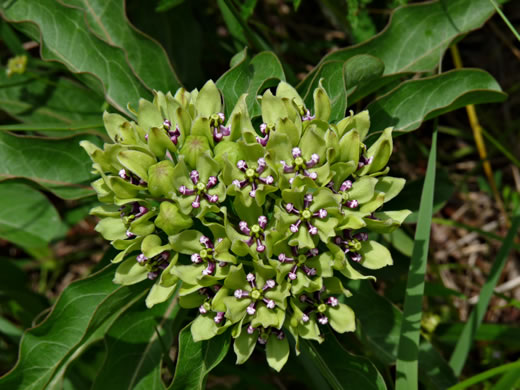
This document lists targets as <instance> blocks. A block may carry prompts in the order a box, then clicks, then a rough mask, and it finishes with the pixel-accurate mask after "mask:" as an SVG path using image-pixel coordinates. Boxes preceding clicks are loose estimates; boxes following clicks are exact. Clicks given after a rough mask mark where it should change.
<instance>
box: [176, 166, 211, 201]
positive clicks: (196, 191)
mask: <svg viewBox="0 0 520 390" xmlns="http://www.w3.org/2000/svg"><path fill="white" fill-rule="evenodd" d="M190 179H191V182H192V183H193V184H194V188H188V187H186V186H184V185H183V186H180V187H179V193H180V194H181V195H182V196H195V199H194V200H193V202H191V206H192V207H193V208H194V209H198V208H199V207H200V201H201V199H204V198H205V199H206V200H207V201H208V202H209V203H217V202H218V195H216V194H213V195H212V194H209V193H208V191H209V190H210V189H212V188H213V187H215V186H216V185H217V183H218V179H217V177H216V176H210V177H209V178H208V181H207V183H206V184H204V183H202V182H201V181H200V175H199V172H198V171H196V170H193V171H191V172H190Z"/></svg>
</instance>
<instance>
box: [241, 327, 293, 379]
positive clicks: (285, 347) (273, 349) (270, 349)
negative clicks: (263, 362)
mask: <svg viewBox="0 0 520 390" xmlns="http://www.w3.org/2000/svg"><path fill="white" fill-rule="evenodd" d="M244 333H245V332H244ZM265 354H266V357H267V363H268V364H269V366H270V367H272V368H274V369H275V370H276V371H278V372H280V370H281V369H282V368H283V366H284V365H285V363H287V359H289V342H288V341H287V337H284V338H283V339H282V340H280V339H279V338H278V337H277V336H275V335H274V334H271V336H270V337H269V340H267V345H266V348H265Z"/></svg>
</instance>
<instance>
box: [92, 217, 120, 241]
mask: <svg viewBox="0 0 520 390" xmlns="http://www.w3.org/2000/svg"><path fill="white" fill-rule="evenodd" d="M95 230H96V232H98V233H101V235H102V236H103V238H104V239H105V240H109V241H112V240H118V239H121V240H122V239H125V238H126V230H127V229H126V226H125V224H124V223H123V221H122V220H121V218H103V219H101V220H100V221H99V222H98V224H97V225H96V228H95Z"/></svg>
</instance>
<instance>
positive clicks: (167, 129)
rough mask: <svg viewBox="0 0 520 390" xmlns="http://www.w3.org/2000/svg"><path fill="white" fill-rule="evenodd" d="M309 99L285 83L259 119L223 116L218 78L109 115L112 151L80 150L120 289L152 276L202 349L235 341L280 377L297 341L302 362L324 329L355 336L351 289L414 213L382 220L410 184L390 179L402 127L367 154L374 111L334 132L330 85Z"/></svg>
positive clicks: (155, 296)
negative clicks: (224, 339)
mask: <svg viewBox="0 0 520 390" xmlns="http://www.w3.org/2000/svg"><path fill="white" fill-rule="evenodd" d="M313 97H314V109H313V110H311V109H310V108H307V107H306V106H305V104H304V102H303V99H302V98H301V97H300V96H299V95H298V93H297V92H296V90H295V89H294V88H292V87H291V86H290V85H289V84H287V83H285V82H281V83H279V85H278V86H277V88H276V89H275V90H274V91H270V90H268V91H266V92H265V93H264V94H263V96H259V97H258V99H259V101H260V106H261V118H251V117H250V115H249V112H248V109H247V105H246V103H245V95H243V96H241V97H240V98H239V99H238V102H237V104H236V105H235V107H232V109H230V110H225V109H224V102H223V101H222V97H221V94H220V92H219V90H218V89H217V87H216V86H215V84H214V83H213V82H212V81H209V82H207V83H206V84H205V85H204V87H203V88H202V89H201V90H200V91H198V90H194V91H191V92H188V91H186V90H184V89H179V90H178V91H176V93H175V95H172V94H171V93H167V94H164V93H161V92H156V93H155V97H154V100H153V102H149V101H146V100H141V101H140V102H139V108H138V110H137V112H136V113H135V114H136V117H137V121H131V120H128V119H126V118H124V117H122V116H120V115H117V114H110V113H105V115H104V122H105V127H106V130H107V133H108V135H109V136H110V138H111V139H112V141H113V143H110V144H105V145H104V147H103V149H101V148H98V147H97V146H95V145H94V144H92V143H89V142H87V141H84V142H82V146H83V148H84V149H85V150H86V151H87V153H88V154H89V155H90V157H91V159H92V161H93V169H94V171H95V172H97V173H98V174H99V175H100V178H99V179H98V180H96V181H95V182H93V183H92V186H93V188H94V189H95V191H96V192H97V195H98V198H99V200H100V202H102V205H100V206H98V207H95V208H94V209H92V211H91V213H92V214H93V215H96V216H98V217H99V218H100V221H99V223H98V225H97V227H96V230H97V231H98V232H100V233H101V234H102V235H103V236H104V237H105V238H106V239H107V240H110V241H111V243H112V245H113V247H114V248H115V249H117V250H118V251H119V252H118V254H117V255H116V256H115V257H114V259H113V260H112V261H113V263H117V264H118V268H117V270H116V272H115V277H114V281H115V282H116V283H120V284H124V285H130V284H134V283H139V282H141V281H144V280H147V279H150V280H153V281H154V284H153V287H152V288H151V290H150V292H149V294H148V296H147V298H146V304H147V306H148V307H151V306H153V305H155V304H157V303H160V302H164V301H165V300H167V299H169V298H170V297H171V296H172V295H173V293H174V292H175V291H178V297H179V304H180V305H181V306H182V307H183V308H185V309H192V310H193V311H194V313H195V315H196V318H195V320H194V321H193V322H192V325H191V331H192V336H193V339H194V340H195V341H201V340H207V339H210V338H212V337H214V336H216V335H219V334H223V333H225V332H229V334H230V336H229V337H232V338H233V339H234V351H235V354H236V355H237V363H238V364H241V363H243V362H245V361H246V360H247V359H248V358H249V357H250V356H251V354H252V353H253V350H254V349H255V348H265V352H266V356H267V361H268V364H269V365H270V366H271V367H273V368H274V369H276V370H280V369H281V368H282V367H283V365H284V364H285V363H286V361H287V359H288V357H289V353H290V352H289V342H288V337H287V336H288V335H290V336H291V337H292V338H293V339H294V340H295V341H296V353H299V340H300V339H308V340H314V341H316V342H322V341H323V337H324V336H323V334H325V333H326V332H324V330H325V328H329V327H330V328H332V330H334V331H336V332H339V333H343V332H352V331H354V330H355V314H354V312H353V310H352V309H351V308H350V307H349V306H348V297H349V296H350V295H351V293H350V292H349V291H348V290H346V289H345V288H344V287H343V284H342V281H341V280H342V278H343V279H344V278H351V279H360V278H367V277H370V276H366V275H364V274H363V271H362V270H363V268H366V269H378V268H382V267H384V266H387V265H390V264H392V258H391V256H390V252H389V251H388V249H387V248H386V247H385V246H383V245H382V244H380V243H378V242H377V241H376V240H375V239H374V238H375V237H376V235H374V234H372V233H388V232H391V231H392V230H394V229H396V228H397V227H398V226H399V225H400V224H401V223H402V222H403V220H404V219H405V218H406V216H407V215H408V214H409V211H407V210H400V211H381V208H382V207H383V205H384V203H386V202H388V201H389V200H390V199H392V198H393V197H395V196H396V195H397V194H398V193H399V192H400V191H401V189H402V188H403V186H404V180H402V179H399V178H394V177H390V176H387V173H388V168H387V167H386V165H387V162H388V159H389V157H390V154H391V151H392V136H391V132H392V129H390V128H389V129H385V130H384V131H383V132H382V134H381V136H380V137H379V139H378V140H376V141H375V142H374V143H373V144H372V145H371V146H370V147H368V148H367V146H366V145H365V144H364V143H363V141H364V139H365V137H366V135H367V133H368V131H369V127H370V118H369V115H368V112H367V111H363V112H360V113H358V114H356V115H354V114H353V113H350V115H349V116H347V117H346V118H344V119H342V120H340V121H339V122H337V123H329V117H330V113H331V109H330V107H331V106H330V101H329V98H328V96H327V93H326V91H325V90H324V89H323V88H322V86H321V83H320V85H319V87H318V88H317V89H316V90H315V91H314V93H313ZM224 112H230V115H229V116H226V115H225V114H224ZM253 119H254V120H253ZM253 123H255V125H254V124H253ZM264 346H265V347H264Z"/></svg>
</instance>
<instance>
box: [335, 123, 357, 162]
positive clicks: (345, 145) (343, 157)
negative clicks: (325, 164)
mask: <svg viewBox="0 0 520 390" xmlns="http://www.w3.org/2000/svg"><path fill="white" fill-rule="evenodd" d="M360 145H361V139H360V136H359V133H358V132H357V130H350V131H349V132H348V133H346V134H345V135H344V136H343V137H341V139H340V141H339V148H338V160H340V161H344V162H349V161H352V162H353V163H354V166H355V167H357V165H358V163H359V148H360Z"/></svg>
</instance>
